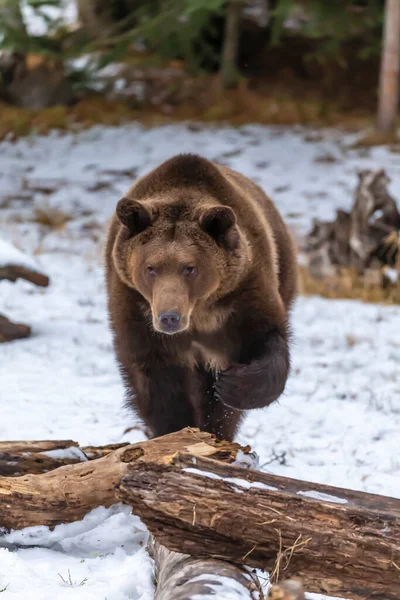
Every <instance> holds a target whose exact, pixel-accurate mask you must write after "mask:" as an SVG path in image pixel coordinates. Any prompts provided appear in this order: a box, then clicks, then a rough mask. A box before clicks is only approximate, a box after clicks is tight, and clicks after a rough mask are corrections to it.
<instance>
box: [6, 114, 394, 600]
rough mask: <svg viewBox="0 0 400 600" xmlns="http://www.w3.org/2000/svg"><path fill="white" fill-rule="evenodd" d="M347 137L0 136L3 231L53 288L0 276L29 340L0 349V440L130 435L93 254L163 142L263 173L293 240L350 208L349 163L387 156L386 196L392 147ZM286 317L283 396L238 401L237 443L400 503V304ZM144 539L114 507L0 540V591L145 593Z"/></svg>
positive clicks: (308, 132)
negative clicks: (289, 354)
mask: <svg viewBox="0 0 400 600" xmlns="http://www.w3.org/2000/svg"><path fill="white" fill-rule="evenodd" d="M355 139H356V138H355V135H350V134H345V133H343V132H342V131H340V130H314V129H309V128H302V127H294V128H288V127H286V128H283V127H261V126H244V127H241V128H233V127H204V126H201V127H196V126H186V125H169V126H165V127H158V128H153V129H146V128H144V127H143V126H140V125H129V126H123V127H108V128H106V127H95V128H92V129H88V130H86V131H83V132H80V133H76V134H66V135H59V134H55V133H53V134H50V135H49V136H47V137H34V136H32V137H28V138H21V139H19V140H17V141H16V142H15V143H12V142H10V141H3V142H1V143H0V235H1V237H3V238H5V239H7V240H9V241H12V242H13V243H14V244H15V245H16V246H18V247H19V248H21V249H23V250H25V251H27V252H28V253H30V254H32V255H35V256H36V260H37V261H38V264H39V265H40V266H41V267H42V269H43V270H44V271H45V272H46V273H47V274H48V275H49V276H50V278H51V285H50V287H49V288H47V289H36V288H34V287H33V286H32V285H30V284H28V283H25V282H18V283H17V284H11V283H6V282H2V283H1V296H0V312H3V313H4V314H6V315H7V316H8V317H10V318H13V319H14V320H17V321H23V322H27V323H29V324H31V325H32V328H33V336H32V337H31V338H30V339H27V340H23V341H17V342H13V343H10V344H3V345H1V346H0V407H1V408H0V410H1V420H0V439H2V440H11V439H74V440H76V441H78V442H80V443H81V444H106V443H108V442H121V441H131V442H135V441H140V440H141V439H144V433H143V431H142V429H141V427H140V425H139V424H138V423H136V421H135V419H134V417H133V415H132V414H131V413H129V412H128V410H127V409H126V408H124V404H123V396H124V392H123V386H122V383H121V379H120V376H119V373H118V369H117V366H116V363H115V360H114V356H113V350H112V345H111V334H110V331H109V328H108V324H107V315H106V305H105V292H104V276H103V266H102V260H103V259H102V257H103V242H104V235H105V230H106V225H107V221H108V219H109V217H110V215H111V213H112V211H113V209H114V207H115V204H116V202H117V201H118V199H119V198H120V197H121V196H122V195H123V193H124V192H126V190H127V189H128V187H129V185H130V184H131V182H132V180H133V179H134V178H135V177H136V176H140V175H142V174H144V173H145V172H147V171H148V170H149V169H151V168H152V167H155V166H156V165H157V164H158V163H160V162H161V161H162V160H164V159H166V158H168V157H170V156H171V155H173V154H175V153H177V152H184V151H191V152H198V153H201V154H203V155H205V156H207V157H209V158H212V159H216V160H219V161H221V162H224V163H226V164H228V165H230V166H231V167H233V168H235V169H238V170H240V171H242V172H243V173H244V174H246V175H248V176H250V177H252V178H253V179H254V180H255V181H257V182H258V183H259V184H260V185H262V187H263V188H264V189H265V190H266V192H267V193H269V194H270V195H271V196H272V197H273V199H274V200H275V202H276V203H277V205H278V208H279V209H280V211H281V212H282V214H283V215H284V217H285V219H286V220H287V222H288V224H289V225H290V226H291V227H292V229H293V231H294V232H295V234H296V236H298V237H301V236H302V235H304V233H305V232H306V231H307V230H308V229H309V227H310V224H311V220H312V218H313V217H320V218H327V219H330V218H333V217H334V213H335V210H336V208H338V207H341V208H344V209H347V208H349V207H350V205H351V203H352V193H353V190H354V188H355V186H356V182H357V177H356V172H357V170H358V169H361V168H371V167H373V168H380V167H383V168H385V169H386V170H387V172H388V174H389V175H390V176H391V178H392V183H391V188H390V189H391V192H392V193H393V195H394V197H400V157H399V155H398V154H397V153H396V151H395V150H396V149H395V148H393V149H392V150H391V149H390V148H388V147H379V148H373V149H354V148H352V144H353V142H354V141H355ZM1 258H2V257H1V256H0V263H1ZM292 321H293V329H294V340H293V370H292V375H291V377H290V379H289V382H288V385H287V389H286V392H285V394H284V396H283V397H282V398H281V399H280V401H279V402H277V403H275V404H274V405H272V406H271V407H269V408H268V409H266V410H262V411H254V412H251V413H249V414H248V416H247V418H246V420H245V422H244V424H243V426H242V428H241V431H240V434H239V436H238V441H240V442H244V443H249V444H251V445H252V447H253V448H254V449H255V450H256V451H257V453H258V454H259V456H260V463H261V465H262V468H263V469H264V470H266V471H269V472H271V473H276V474H280V475H283V476H289V477H296V478H299V479H306V480H309V481H316V482H320V483H327V484H331V485H337V486H342V487H349V488H353V489H358V490H363V491H368V492H373V493H380V494H385V495H388V496H394V497H397V498H400V458H399V452H398V439H399V430H400V391H399V390H400V385H399V384H400V381H399V379H400V372H399V369H398V365H399V361H400V342H399V340H398V337H397V335H396V334H397V332H398V331H399V330H400V307H399V306H384V305H377V304H363V303H361V302H359V301H353V300H327V299H323V298H320V297H308V298H305V297H300V298H299V299H298V300H297V302H296V305H295V308H294V311H293V319H292ZM135 425H137V429H133V430H131V431H130V432H128V433H126V432H125V430H126V428H129V427H132V426H135ZM145 541H146V531H145V528H144V526H143V525H142V524H141V523H140V522H139V520H138V519H137V518H136V517H134V516H132V515H130V514H129V509H128V508H127V507H121V506H116V507H113V508H112V509H109V510H105V509H103V508H98V509H96V510H95V511H93V512H92V513H91V514H89V515H88V516H87V517H86V518H85V519H84V520H83V521H82V522H79V523H75V524H71V525H61V526H59V527H56V528H55V530H54V531H53V532H49V531H48V530H46V529H43V528H36V529H34V530H33V531H28V530H24V531H22V532H16V533H11V534H8V535H3V536H2V537H0V592H3V593H4V598H5V600H6V599H7V598H10V599H13V600H14V599H18V600H22V599H24V600H25V599H26V598H27V597H29V598H32V599H38V600H58V599H59V600H65V599H74V600H106V599H107V600H151V598H152V597H153V582H152V575H151V569H152V567H151V563H150V560H149V559H148V557H147V555H146V552H145V549H144V547H143V546H144V544H145ZM310 597H311V596H310ZM319 598H322V597H319Z"/></svg>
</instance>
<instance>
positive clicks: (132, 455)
mask: <svg viewBox="0 0 400 600" xmlns="http://www.w3.org/2000/svg"><path fill="white" fill-rule="evenodd" d="M67 443H69V442H67ZM7 444H10V442H5V443H4V445H5V446H7ZM29 444H32V442H30V443H28V446H27V447H26V448H25V449H27V448H29V447H31V448H35V446H29ZM39 444H40V447H41V448H43V442H40V443H39ZM56 445H57V443H56ZM23 447H24V443H21V442H14V448H15V449H16V450H21V449H22V448H23ZM182 449H184V451H186V452H188V453H189V454H190V455H191V456H192V457H193V459H194V460H196V459H197V458H198V457H199V456H209V457H213V458H215V459H216V460H218V461H228V462H232V461H234V460H235V458H236V456H237V453H238V451H239V450H240V446H239V445H238V444H234V443H230V442H219V441H217V440H216V439H215V438H213V436H211V435H210V434H208V433H203V432H200V431H198V430H196V429H184V430H183V431H182V432H178V433H174V434H171V435H166V436H164V437H162V438H158V439H154V440H149V441H147V442H142V443H138V444H132V445H128V446H123V447H122V448H118V449H117V450H114V451H113V452H110V453H109V454H107V455H106V456H104V457H103V458H96V459H94V460H89V461H85V462H80V463H78V464H69V465H66V466H63V467H60V468H58V469H55V470H52V471H50V472H48V473H42V474H39V475H33V474H26V475H23V476H21V477H0V529H2V530H3V531H8V530H11V529H22V528H24V527H31V526H35V525H47V526H49V527H54V526H55V525H57V524H59V523H71V522H73V521H78V520H80V519H82V518H83V517H84V515H85V514H86V513H88V512H89V511H90V510H92V509H93V508H95V507H97V506H106V507H109V506H111V505H112V504H115V503H116V502H119V500H118V498H117V496H116V486H117V484H118V483H119V482H120V480H121V478H122V477H123V476H124V475H126V474H127V472H128V469H129V465H130V464H131V463H133V462H136V461H138V460H139V461H144V462H147V463H148V464H160V463H163V462H165V463H168V462H169V461H171V460H172V458H173V456H174V455H175V454H176V453H177V452H178V451H179V450H182ZM87 451H88V452H92V453H93V454H95V453H96V451H97V450H96V449H93V448H92V449H88V450H87Z"/></svg>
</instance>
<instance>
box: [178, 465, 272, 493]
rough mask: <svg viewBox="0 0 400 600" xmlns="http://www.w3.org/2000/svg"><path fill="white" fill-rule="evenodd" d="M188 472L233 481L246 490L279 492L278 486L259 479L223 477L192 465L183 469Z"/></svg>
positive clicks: (232, 482)
mask: <svg viewBox="0 0 400 600" xmlns="http://www.w3.org/2000/svg"><path fill="white" fill-rule="evenodd" d="M183 471H184V472H186V473H193V474H194V475H200V476H201V477H206V478H208V479H220V480H221V481H225V482H226V483H231V484H232V485H235V486H238V487H241V488H245V489H246V490H250V489H258V490H268V491H270V492H277V491H278V488H276V487H272V486H270V485H267V484H265V483H261V482H259V481H247V480H246V479H240V478H239V477H221V476H220V475H216V474H215V473H212V472H211V471H200V469H193V468H191V467H187V468H185V469H183Z"/></svg>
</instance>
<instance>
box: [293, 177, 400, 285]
mask: <svg viewBox="0 0 400 600" xmlns="http://www.w3.org/2000/svg"><path fill="white" fill-rule="evenodd" d="M358 179H359V181H358V186H357V188H356V191H355V194H354V203H353V207H352V209H351V211H350V212H346V211H344V210H338V211H337V213H336V219H335V220H334V221H333V222H328V221H320V220H319V219H314V221H313V228H312V230H311V231H310V233H309V234H308V235H307V237H306V240H305V246H304V250H305V252H306V255H307V256H308V260H309V271H310V273H311V274H312V275H314V276H315V277H324V276H330V275H333V274H334V273H335V272H336V267H348V268H352V269H355V270H356V271H357V272H358V273H359V274H364V273H365V272H366V271H367V270H368V269H370V268H380V267H381V266H385V265H388V266H396V265H397V257H398V247H399V236H398V231H399V229H400V213H399V211H398V209H397V206H396V202H395V200H394V198H392V196H391V195H390V194H389V192H388V189H387V186H388V183H389V181H390V180H389V178H388V176H387V175H386V173H385V171H384V170H383V169H379V170H376V171H371V170H364V171H360V172H359V174H358Z"/></svg>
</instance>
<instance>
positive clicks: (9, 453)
mask: <svg viewBox="0 0 400 600" xmlns="http://www.w3.org/2000/svg"><path fill="white" fill-rule="evenodd" d="M126 446H128V444H127V443H125V444H108V445H107V446H82V447H80V446H79V444H78V443H77V442H73V441H72V440H60V441H22V442H13V441H10V442H0V476H7V477H18V476H20V475H25V474H27V473H31V474H32V475H36V474H38V473H47V472H48V471H53V470H54V469H57V468H58V467H63V466H64V465H73V464H76V463H80V462H85V461H87V460H93V459H95V458H101V457H102V456H107V454H110V452H113V451H114V450H118V449H119V448H123V447H126Z"/></svg>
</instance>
